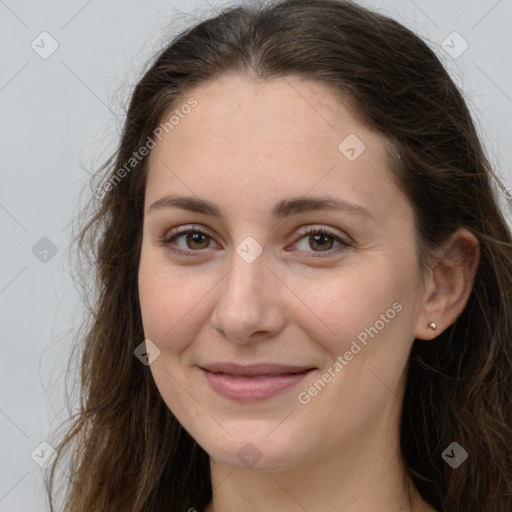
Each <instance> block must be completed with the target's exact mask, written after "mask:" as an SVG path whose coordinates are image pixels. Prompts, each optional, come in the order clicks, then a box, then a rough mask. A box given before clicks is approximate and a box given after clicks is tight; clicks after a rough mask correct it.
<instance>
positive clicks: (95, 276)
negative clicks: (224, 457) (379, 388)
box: [46, 0, 512, 512]
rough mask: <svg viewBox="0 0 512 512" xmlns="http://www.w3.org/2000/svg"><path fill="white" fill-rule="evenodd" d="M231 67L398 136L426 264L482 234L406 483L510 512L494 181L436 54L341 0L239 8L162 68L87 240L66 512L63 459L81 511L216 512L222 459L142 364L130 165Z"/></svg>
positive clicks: (440, 497)
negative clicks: (467, 235) (462, 456)
mask: <svg viewBox="0 0 512 512" xmlns="http://www.w3.org/2000/svg"><path fill="white" fill-rule="evenodd" d="M232 73H238V74H243V75H245V76H251V77H255V78H258V79H263V80H271V79H274V78H278V77H286V76H292V75H294V76H300V77H303V78H305V79H310V80H317V81H320V82H322V83H324V84H327V85H329V86H330V87H331V89H332V90H333V91H334V92H335V93H339V94H340V97H343V98H345V100H346V101H347V102H348V104H349V106H350V108H351V110H352V111H353V112H354V115H355V116H356V117H357V118H358V119H359V120H360V121H361V122H363V123H365V124H366V125H368V126H369V127H371V128H373V129H375V130H376V131H378V132H379V133H380V134H382V135H383V136H384V137H385V138H386V140H389V141H390V148H392V151H390V155H397V154H398V155H399V156H400V158H399V159H398V158H396V156H395V157H392V156H390V165H391V170H392V172H393V173H394V174H393V176H394V177H395V179H396V183H397V184H398V186H399V187H400V189H401V190H402V191H403V192H404V193H405V194H406V196H407V197H408V199H409V201H410V204H411V205H412V207H413V211H414V216H415V223H416V232H417V247H418V254H420V255H421V254H429V251H432V250H433V249H434V248H436V247H439V246H440V244H442V243H443V242H444V241H446V240H447V239H448V237H449V236H450V235H451V234H452V233H453V232H454V231H455V230H456V229H457V228H459V227H466V228H467V229H469V230H470V231H471V232H472V233H473V234H474V236H475V237H476V238H477V239H478V242H479V244H480V251H481V256H480V263H479V266H478V269H477V272H476V276H475V280H474V283H473V289H472V292H471V295H470V297H469V300H468V303H467V306H466V308H465V310H464V311H463V313H462V314H461V315H460V316H459V317H458V319H457V320H456V322H455V323H454V324H453V325H451V326H450V327H449V328H447V329H446V330H445V331H444V332H443V333H442V334H441V335H440V336H439V337H438V338H436V340H435V342H432V343H421V342H418V341H416V340H415V342H414V344H413V346H412V350H411V354H410V359H409V364H408V375H407V387H406V391H405V397H404V402H403V408H402V418H401V423H400V429H401V452H402V456H403V459H404V462H405V466H406V471H407V474H408V476H409V477H410V478H411V479H412V481H413V483H414V485H415V486H416V487H417V489H418V491H419V492H420V494H421V495H422V497H423V498H424V499H425V500H426V501H427V502H428V503H430V504H431V505H432V506H433V507H435V508H436V509H437V510H438V511H443V512H460V511H462V510H463V511H464V512H482V511H486V512H510V511H511V510H512V427H511V425H512V415H511V403H512V337H511V334H512V331H511V327H512V325H511V321H512V296H511V293H510V290H512V244H511V242H512V240H511V234H510V231H509V228H508V226H507V223H506V220H505V218H504V215H503V213H502V211H501V210H500V205H499V197H498V193H497V189H496V187H495V183H494V180H493V177H495V175H494V174H493V170H492V168H491V165H490V163H489V161H488V158H487V157H486V155H485V152H484V149H483V146H482V143H481V141H480V139H479V136H478V134H477V131H476V129H475V125H474V123H473V120H472V118H471V115H470V112H469V110H468V108H467V105H466V103H465V101H464V99H463V97H462V95H461V93H460V91H459V90H458V88H457V86H456V85H455V84H454V82H453V81H452V79H451V78H450V77H449V75H448V73H447V71H446V70H445V69H444V67H443V65H442V64H441V62H440V60H439V58H438V57H437V56H436V54H435V52H434V51H433V50H432V49H431V48H430V47H429V46H428V45H427V44H426V42H424V41H423V40H422V39H420V38H419V37H418V36H417V35H415V34H414V33H413V32H412V31H411V30H409V29H408V28H406V27H404V26H403V25H402V24H400V23H398V22H397V21H395V20H393V19H391V18H388V17H386V16H384V15H381V14H379V13H377V12H373V11H371V10H368V9H366V8H363V7H361V6H359V5H357V4H355V3H353V2H350V1H344V0H281V1H270V2H266V3H262V2H258V3H255V2H251V4H250V5H243V4H241V5H236V6H232V7H229V8H226V9H224V10H223V11H222V12H220V13H219V14H217V15H215V16H213V17H211V18H208V19H205V20H202V21H201V22H198V23H196V24H195V25H194V26H192V27H190V28H187V29H186V30H184V31H182V32H181V33H180V34H179V35H177V36H175V37H174V38H173V39H172V41H171V42H170V43H169V44H168V46H167V47H166V48H165V49H164V50H163V51H161V52H160V53H159V54H158V55H157V56H155V58H154V59H152V61H151V62H150V63H149V64H148V66H147V68H146V70H145V72H144V74H143V76H142V78H141V79H140V81H139V82H138V84H137V85H136V87H135V89H134V91H133V94H132V96H131V100H130V104H129V108H128V111H127V115H126V120H125V124H124V128H123V132H122V136H121V140H120V145H119V147H118V149H117V151H116V152H115V154H114V155H112V157H111V158H109V159H108V161H107V162H106V163H105V164H104V165H103V166H102V167H101V168H100V169H99V170H98V172H97V173H96V176H95V180H97V181H98V182H101V184H100V185H99V186H97V187H96V200H94V201H92V202H91V205H92V211H90V212H89V213H88V215H87V216H86V217H84V218H83V219H82V224H81V226H80V233H79V234H78V235H77V236H76V237H75V240H74V241H75V243H76V245H77V249H78V250H79V251H80V254H81V255H82V256H85V257H86V259H87V264H86V265H87V266H86V267H84V268H85V270H86V272H88V275H87V280H88V282H89V283H90V284H91V286H93V290H94V293H93V294H92V295H90V302H91V307H90V309H91V311H90V313H91V314H90V318H89V319H88V320H87V321H86V323H84V326H83V335H81V336H80V337H77V342H78V344H77V345H76V347H75V348H76V349H77V350H78V351H79V353H80V355H81V362H80V368H81V372H80V377H79V379H80V382H79V385H80V408H79V409H78V412H77V413H76V414H75V415H73V416H72V417H71V425H69V424H66V426H65V430H64V432H63V433H62V434H60V433H59V435H60V436H61V437H60V441H59V444H58V446H57V452H58V454H59V455H58V458H57V460H56V462H55V463H54V464H53V465H52V467H51V471H49V472H48V473H49V476H48V477H47V480H46V489H47V494H48V496H49V501H50V508H51V511H52V512H53V511H54V499H53V493H54V480H55V478H56V471H57V468H58V467H60V466H59V464H61V463H63V460H64V456H65V454H70V457H69V461H68V465H67V469H68V473H67V474H68V481H67V487H66V490H65V498H66V504H65V507H64V508H65V510H66V511H67V512H94V511H98V512H119V511H121V510H122V511H127V510H130V511H131V512H160V511H164V510H165V511H185V510H189V509H190V508H192V507H193V508H195V509H197V510H199V511H201V510H203V509H204V508H205V507H206V505H207V504H208V503H209V501H210V500H211V497H212V489H211V482H210V467H209V456H208V454H207V453H206V452H205V451H204V450H203V449H202V448H201V447H200V446H198V444H197V443H196V442H195V440H194V439H193V438H192V437H191V436H190V435H189V434H188V433H187V432H186V431H185V430H184V429H183V427H182V426H181V425H180V423H179V422H178V421H177V419H176V418H175V417H174V415H173V414H172V412H171V411H170V410H169V409H168V407H167V406H166V404H165V403H164V401H163V399H162V398H161V396H160V394H159V392H158V390H157V388H156V386H155V383H154V381H153V378H152V376H151V373H150V370H149V367H148V366H145V365H143V364H141V362H140V361H139V360H138V359H137V358H136V357H134V350H135V348H136V347H137V346H138V345H139V344H140V343H141V342H142V340H143V339H144V332H143V329H142V322H141V315H140V305H139V300H138V281H137V275H138V266H139V255H140V249H141V233H142V221H143V204H144V194H145V181H146V173H147V160H148V158H147V156H145V157H142V158H140V159H136V161H135V160H133V161H130V159H131V158H133V155H134V154H135V153H137V152H138V150H139V149H140V148H141V147H143V146H144V145H145V144H147V141H148V137H151V136H152V134H153V132H154V130H155V129H156V128H157V127H158V125H159V123H160V122H162V120H163V116H164V115H165V114H166V113H168V112H169V111H171V110H172V109H173V108H176V107H177V106H179V105H180V104H181V103H182V102H183V101H184V98H187V94H188V92H189V91H190V90H191V89H192V88H193V87H194V86H197V85H199V84H204V83H207V82H209V81H213V80H215V79H216V78H219V77H221V76H223V75H227V74H232ZM127 162H131V164H130V167H129V169H128V170H127V168H126V163H127ZM132 164H133V165H132ZM123 166H125V171H126V172H124V173H122V174H123V176H122V179H116V178H115V176H117V178H119V176H120V174H121V173H120V171H119V170H120V169H121V168H123ZM68 369H69V368H68ZM453 441H456V442H458V443H459V444H460V445H461V446H462V447H463V448H464V449H465V450H466V451H467V452H468V454H469V457H468V460H467V461H466V462H465V463H463V464H462V465H461V466H460V467H458V468H457V469H455V470H454V469H452V468H451V467H449V466H448V465H447V464H446V463H445V462H444V460H443V458H442V457H441V454H442V452H443V450H444V449H445V448H446V447H447V446H448V445H450V444H451V443H452V442H453Z"/></svg>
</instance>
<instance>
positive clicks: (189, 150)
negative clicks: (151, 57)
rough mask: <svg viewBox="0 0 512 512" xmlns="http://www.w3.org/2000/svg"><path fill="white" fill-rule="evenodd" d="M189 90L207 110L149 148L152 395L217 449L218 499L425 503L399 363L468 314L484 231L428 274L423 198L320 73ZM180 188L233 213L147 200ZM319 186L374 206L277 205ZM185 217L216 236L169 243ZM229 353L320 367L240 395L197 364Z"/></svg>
mask: <svg viewBox="0 0 512 512" xmlns="http://www.w3.org/2000/svg"><path fill="white" fill-rule="evenodd" d="M189 93H190V96H193V97H194V98H196V100H197V102H198V104H197V106H196V107H195V108H193V109H192V111H191V112H190V113H189V114H188V115H187V116H186V117H185V118H184V119H182V120H181V121H180V123H179V125H177V126H175V127H174V129H173V130H171V131H169V133H167V134H164V136H163V138H162V140H161V141H160V142H158V144H157V146H156V147H155V148H154V149H153V150H152V152H151V155H150V160H149V167H148V178H147V187H146V198H145V217H144V226H143V241H142V250H141V261H140V269H139V291H140V306H141V312H142V318H143V325H144V333H145V336H146V338H149V339H150V340H151V341H152V342H153V343H154V344H155V345H157V346H158V348H159V350H160V355H159V356H158V357H157V358H156V359H155V360H154V361H153V362H152V363H151V365H150V369H151V372H152V375H153V377H154V380H155V383H156V385H157V387H158V390H159V392H160V393H161V395H162V398H163V400H164V401H165V403H166V404H167V405H168V407H169V408H170V409H171V410H172V412H173V413H174V414H175V415H176V417H177V418H178V420H179V421H180V423H181V424H182V425H183V426H184V428H185V429H186V430H187V431H188V432H189V433H190V434H191V435H192V436H193V437H194V439H196V441H197V442H198V443H199V444H200V445H201V446H202V447H203V448H204V449H205V450H206V451H207V452H208V454H209V455H210V457H211V471H212V486H213V488H214V494H213V500H212V502H211V503H210V505H209V506H208V508H207V510H208V512H213V511H215V512H231V511H238V510H250V511H261V512H263V511H265V512H272V511H281V510H287V511H292V512H293V511H303V510H307V511H311V512H313V511H320V510H321V511H335V510H336V511H337V510H341V507H343V510H344V511H347V512H348V511H349V512H362V511H377V510H378V511H381V512H386V511H390V512H391V511H394V512H397V511H399V510H400V511H408V510H418V511H422V510H425V511H429V510H430V511H432V510H433V509H432V508H430V507H429V506H428V505H427V504H426V503H425V502H424V501H423V500H422V499H421V498H420V496H419V495H418V493H417V492H416V491H415V490H414V489H412V490H411V499H412V502H411V503H409V502H408V500H407V496H406V485H407V481H404V478H403V476H402V470H403V463H402V460H401V458H400V451H399V418H400V407H401V403H402V397H403V392H404V388H405V377H406V373H405V369H406V365H407V361H408V357H409V353H410V349H411V346H412V343H413V341H414V338H420V339H424V340H429V339H433V338H435V337H436V336H437V335H438V334H439V333H440V332H442V331H443V330H444V329H445V328H446V327H447V326H449V325H450V324H451V323H453V321H454V320H455V319H456V317H457V315H459V314H460V312H461V311H462V310H463V308H464V306H465V304H466V301H467V298H468V295H469V292H470V290H471V280H472V276H473V274H472V271H471V269H474V266H475V264H476V263H475V262H473V263H471V264H470V265H468V264H467V261H466V260H465V259H464V258H461V257H459V256H460V255H462V254H466V252H464V251H465V249H467V248H468V247H472V246H475V244H476V241H475V240H474V239H473V238H472V236H471V235H470V234H469V233H468V232H466V231H464V230H460V232H458V234H457V237H456V238H455V239H454V240H455V241H454V242H453V244H452V246H451V247H452V251H451V252H450V253H449V254H448V253H446V248H445V249H444V250H443V252H439V254H438V256H439V258H444V260H443V259H440V261H439V262H438V263H437V264H436V266H432V268H433V270H432V271H430V272H429V273H428V274H427V276H426V277H425V275H424V274H423V273H422V271H421V268H420V266H419V263H418V260H417V254H416V246H415V238H414V217H413V211H412V208H411V206H410V204H409V202H408V200H407V198H406V197H405V196H404V195H403V194H402V193H401V192H400V191H399V189H398V188H397V187H396V186H395V185H394V183H393V182H392V179H391V171H390V169H389V168H388V167H387V164H386V162H387V160H386V153H385V146H384V140H383V138H382V137H381V136H380V135H379V134H377V133H375V132H373V131H371V130H370V129H369V128H367V127H365V126H364V125H362V124H360V122H358V121H357V120H356V119H355V118H354V116H353V115H352V114H351V112H350V111H349V110H348V108H347V107H346V106H345V105H344V104H343V103H342V102H340V101H339V100H337V99H336V98H335V96H334V95H333V94H332V92H331V91H330V89H329V88H327V87H326V86H325V85H323V84H321V83H318V82H314V81H307V80H301V79H299V78H293V77H287V78H286V79H279V80H273V81H268V82H261V81H256V80H254V79H252V78H248V77H241V76H226V77H223V78H222V79H218V80H216V81H215V82H213V83H211V84H209V85H206V86H205V85H203V86H201V87H198V88H196V89H194V90H192V91H189ZM185 101H186V100H185ZM185 101H184V102H183V103H185ZM349 134H355V135H356V136H357V137H358V138H359V139H360V140H361V141H362V142H363V143H364V145H365V150H364V151H363V152H362V153H361V154H360V155H359V156H358V157H357V158H356V159H355V160H354V161H350V160H349V159H348V158H347V157H346V156H345V155H344V154H343V153H342V152H340V151H339V149H338V146H339V144H340V142H342V141H343V140H344V139H345V138H346V137H347V136H348V135H349ZM171 194H172V195H177V196H194V197H199V198H202V199H207V200H209V201H211V202H213V203H215V204H216V205H217V206H218V207H219V208H220V209H221V212H222V214H223V216H224V220H220V219H218V218H216V217H213V216H210V215H206V214H203V213H196V212H190V211H185V210H182V209H179V208H176V207H162V208H154V209H152V210H151V211H149V208H150V206H151V205H152V204H153V203H154V202H155V201H157V200H159V199H161V198H162V197H164V196H167V195H171ZM313 195H314V196H324V195H330V196H331V197H336V198H339V199H343V200H345V201H347V202H349V203H352V204H357V205H359V206H361V207H363V208H364V209H366V210H367V211H368V212H369V214H370V215H371V217H365V216H362V215H359V214H355V213H353V212H347V211H309V212H302V213H299V214H296V215H293V216H290V217H285V218H283V219H281V220H279V221H278V220H277V219H274V218H273V217H272V216H271V211H272V208H273V206H274V204H275V203H277V202H278V201H280V200H283V199H288V198H291V197H310V196H313ZM177 226H183V227H191V228H194V227H200V228H202V230H203V231H206V232H207V234H208V236H207V237H204V238H195V239H192V240H189V242H188V244H187V237H186V235H183V234H181V236H180V234H177V235H178V236H179V238H175V239H174V240H173V242H172V243H173V244H174V247H176V248H181V249H184V250H185V249H188V250H189V251H196V253H197V254H198V256H183V255H178V254H175V253H172V252H170V251H169V249H168V247H166V246H165V245H163V244H162V243H160V242H159V239H160V238H162V237H164V236H167V237H169V236H171V235H172V234H173V231H172V230H173V228H175V227H177ZM305 227H317V228H318V227H324V228H326V229H328V230H329V231H330V232H331V233H332V234H333V235H334V236H340V237H341V238H343V239H345V240H348V241H350V246H346V247H344V246H341V245H340V243H339V242H337V241H336V239H335V238H331V237H329V236H328V237H327V240H326V241H325V240H324V241H323V243H324V245H323V247H324V249H322V246H320V245H319V244H315V240H314V239H311V238H309V237H308V235H304V234H303V231H304V228H305ZM248 236H251V237H253V238H254V239H255V240H256V241H257V243H258V244H259V246H261V248H262V249H263V252H262V253H261V254H260V255H259V257H257V258H256V259H255V260H254V261H253V262H251V263H248V262H247V261H246V260H245V259H244V258H242V257H241V256H240V254H239V253H238V252H237V250H236V249H237V247H238V246H240V244H241V243H242V242H243V241H244V240H245V239H246V237H248ZM321 242H322V241H321ZM170 243H171V242H169V244H170ZM286 248H287V249H288V250H285V249H286ZM251 250H252V249H251ZM315 255H320V256H321V257H318V258H315V257H314V256H315ZM475 261H476V260H475ZM472 265H473V266H472ZM465 268H469V271H463V269H465ZM397 303H398V304H399V305H400V306H401V310H400V311H399V312H397V313H396V314H395V315H394V318H393V319H391V320H389V321H388V322H386V323H385V325H384V327H383V328H381V329H380V330H379V331H378V334H377V335H375V336H374V338H369V341H368V343H367V345H366V346H364V345H361V344H360V343H359V345H361V347H362V349H361V350H360V351H359V352H358V353H357V354H356V355H354V356H353V358H352V359H351V360H350V361H347V364H346V365H344V366H343V369H342V370H341V371H339V372H334V374H335V376H334V377H332V379H331V381H330V382H329V383H328V384H327V385H326V386H325V387H324V388H323V389H322V390H321V391H320V392H318V393H317V394H316V395H315V396H313V397H311V400H310V401H309V403H307V404H302V403H300V402H299V401H298V395H299V393H300V392H304V391H307V390H308V389H309V388H310V387H311V386H312V385H313V384H314V383H315V382H316V381H318V379H319V378H321V377H322V375H323V374H324V373H325V372H327V371H328V369H329V368H331V372H332V367H333V364H334V362H335V361H336V360H337V357H338V356H343V355H344V354H345V353H346V352H347V351H348V350H349V349H350V347H351V343H352V342H353V340H355V339H357V336H358V334H360V333H361V332H362V331H364V329H365V328H368V327H370V326H374V325H376V321H378V320H379V319H380V318H381V315H382V314H385V312H386V311H387V310H389V309H390V308H392V305H393V304H397ZM430 320H434V321H436V323H437V325H438V329H437V331H435V332H434V331H433V330H432V329H429V328H428V322H429V321H430ZM379 325H380V324H379ZM345 360H346V359H345ZM218 361H230V362H235V363H238V364H250V363H257V362H274V363H283V364H297V365H305V366H308V367H315V368H317V369H316V370H315V371H314V372H313V373H312V374H311V375H310V376H308V377H307V378H306V379H305V380H303V381H302V382H301V383H300V384H299V385H297V386H296V387H294V388H292V389H288V390H286V391H284V392H282V393H280V394H278V395H276V396H273V397H271V398H269V399H267V400H263V401H259V402H254V403H247V402H236V401H234V400H231V399H228V398H225V397H223V396H220V395H219V394H217V393H216V392H215V391H214V390H213V389H212V388H211V387H210V386H209V384H208V382H207V381H206V379H205V378H204V375H203V374H202V372H201V370H200V369H199V368H198V365H201V364H206V363H208V362H210V363H211V362H218ZM331 375H332V373H331ZM247 443H252V445H254V446H255V447H256V449H257V453H258V455H259V456H260V457H261V458H260V459H259V460H258V462H257V463H256V464H255V465H254V466H252V467H248V466H247V464H245V463H244V462H243V460H241V459H239V457H238V456H237V453H238V452H239V451H240V449H241V448H242V447H244V446H245V445H247ZM251 449H252V450H255V449H254V448H251ZM255 453H256V450H255ZM190 506H191V507H193V504H191V505H190Z"/></svg>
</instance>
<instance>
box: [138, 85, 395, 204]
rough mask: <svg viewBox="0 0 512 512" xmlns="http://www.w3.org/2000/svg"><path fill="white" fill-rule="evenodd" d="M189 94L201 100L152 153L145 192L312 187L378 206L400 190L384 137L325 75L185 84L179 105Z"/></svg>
mask: <svg viewBox="0 0 512 512" xmlns="http://www.w3.org/2000/svg"><path fill="white" fill-rule="evenodd" d="M191 97H192V98H194V99H195V100H196V101H197V105H196V106H195V107H194V108H192V109H190V111H189V109H187V112H189V113H187V114H183V115H181V116H180V121H179V123H178V124H176V125H175V126H173V128H172V130H169V132H168V133H164V134H163V137H162V140H161V141H160V142H158V143H157V145H156V147H155V148H154V149H153V150H152V152H151V155H150V160H149V170H148V182H147V188H146V190H147V196H151V197H150V199H153V200H154V199H157V198H158V197H157V196H158V195H162V194H163V192H164V190H165V192H167V193H171V192H175V191H176V189H179V190H180V191H182V192H183V193H185V192H186V193H187V195H190V192H191V191H192V192H193V193H194V194H196V195H200V196H203V197H204V196H207V197H211V196H212V195H217V196H219V197H224V198H225V197H227V196H228V195H230V197H232V196H233V194H238V195H240V194H242V195H243V196H244V197H247V198H249V196H250V197H253V198H254V197H256V196H259V199H260V200H261V201H260V203H261V202H265V199H266V198H268V199H269V200H270V198H272V199H281V198H283V197H284V196H297V195H305V194H307V193H308V191H309V190H313V189H314V192H315V193H321V192H326V191H328V192H329V193H330V194H331V195H332V193H333V191H340V195H341V196H343V198H344V199H346V200H351V199H352V200H354V201H356V200H357V201H359V202H360V200H361V198H364V196H367V197H371V202H372V203H373V207H374V208H375V209H376V213H383V211H384V210H386V209H389V207H390V206H392V205H393V204H394V201H395V199H396V196H397V195H399V191H398V189H397V188H396V186H395V185H394V183H393V180H392V175H391V172H390V170H389V169H388V164H387V162H388V154H387V151H386V145H385V141H384V139H383V137H382V136H381V135H380V134H378V133H376V132H374V131H372V130H371V129H369V128H368V127H366V126H365V125H363V124H361V123H360V122H359V121H358V120H357V119H356V118H355V117H354V116H353V114H352V113H351V111H350V110H349V107H348V105H346V104H344V103H343V101H341V100H340V98H339V97H337V96H336V95H335V94H334V93H333V91H332V90H331V89H330V88H329V87H328V86H327V85H325V84H323V83H320V82H317V81H311V80H304V79H300V78H297V77H286V78H283V79H276V80H271V81H261V80H255V79H251V78H244V77H239V76H230V77H223V78H222V79H219V80H216V81H214V82H211V83H208V84H206V85H202V86H200V87H197V88H195V89H193V90H191V91H189V93H188V95H186V96H185V97H184V99H183V104H185V103H186V102H187V99H189V98H191ZM173 108H174V109H178V110H179V109H180V103H179V102H178V103H177V104H176V105H175V106H174V107H173ZM171 113H172V112H171ZM171 113H166V115H164V116H163V119H164V121H165V120H166V119H167V118H168V117H169V115H170V114H171ZM191 189H192V190H191ZM269 204H270V203H269ZM379 210H380V211H379Z"/></svg>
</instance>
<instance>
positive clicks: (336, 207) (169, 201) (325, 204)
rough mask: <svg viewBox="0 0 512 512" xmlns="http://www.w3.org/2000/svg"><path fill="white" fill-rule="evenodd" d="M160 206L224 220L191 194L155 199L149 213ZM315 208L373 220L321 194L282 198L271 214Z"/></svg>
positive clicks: (355, 207) (356, 207)
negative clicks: (319, 195) (320, 195)
mask: <svg viewBox="0 0 512 512" xmlns="http://www.w3.org/2000/svg"><path fill="white" fill-rule="evenodd" d="M161 208H181V209H182V210H187V211H189V212H196V213H202V214H204V215H211V216H213V217H217V218H218V219H219V220H221V221H223V222H225V219H224V216H223V215H222V212H221V210H220V208H219V207H218V206H216V205H215V204H213V203H211V202H210V201H207V200H206V199H201V198H198V197H193V196H165V197H162V198H160V199H158V200H157V201H155V202H154V203H153V204H152V205H151V206H150V207H149V209H148V212H147V213H150V212H152V211H155V210H159V209H161ZM316 210H326V211H344V212H346V213H348V214H352V215H357V216H360V217H363V218H365V219H368V220H375V219H374V216H373V215H372V214H371V213H370V212H369V211H368V210H366V209H365V208H363V207H362V206H360V205H357V204H353V203H349V202H347V201H345V200H343V199H340V198H335V197H329V196H322V197H311V196H309V197H293V198H290V199H283V200H281V201H279V202H278V203H276V204H275V206H274V208H273V211H272V215H273V217H274V218H276V219H282V218H284V217H288V216H291V215H297V214H299V213H303V212H310V211H316Z"/></svg>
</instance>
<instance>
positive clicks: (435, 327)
mask: <svg viewBox="0 0 512 512" xmlns="http://www.w3.org/2000/svg"><path fill="white" fill-rule="evenodd" d="M428 326H429V327H430V328H431V329H432V330H433V331H435V330H436V329H437V325H436V323H435V322H429V323H428Z"/></svg>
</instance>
